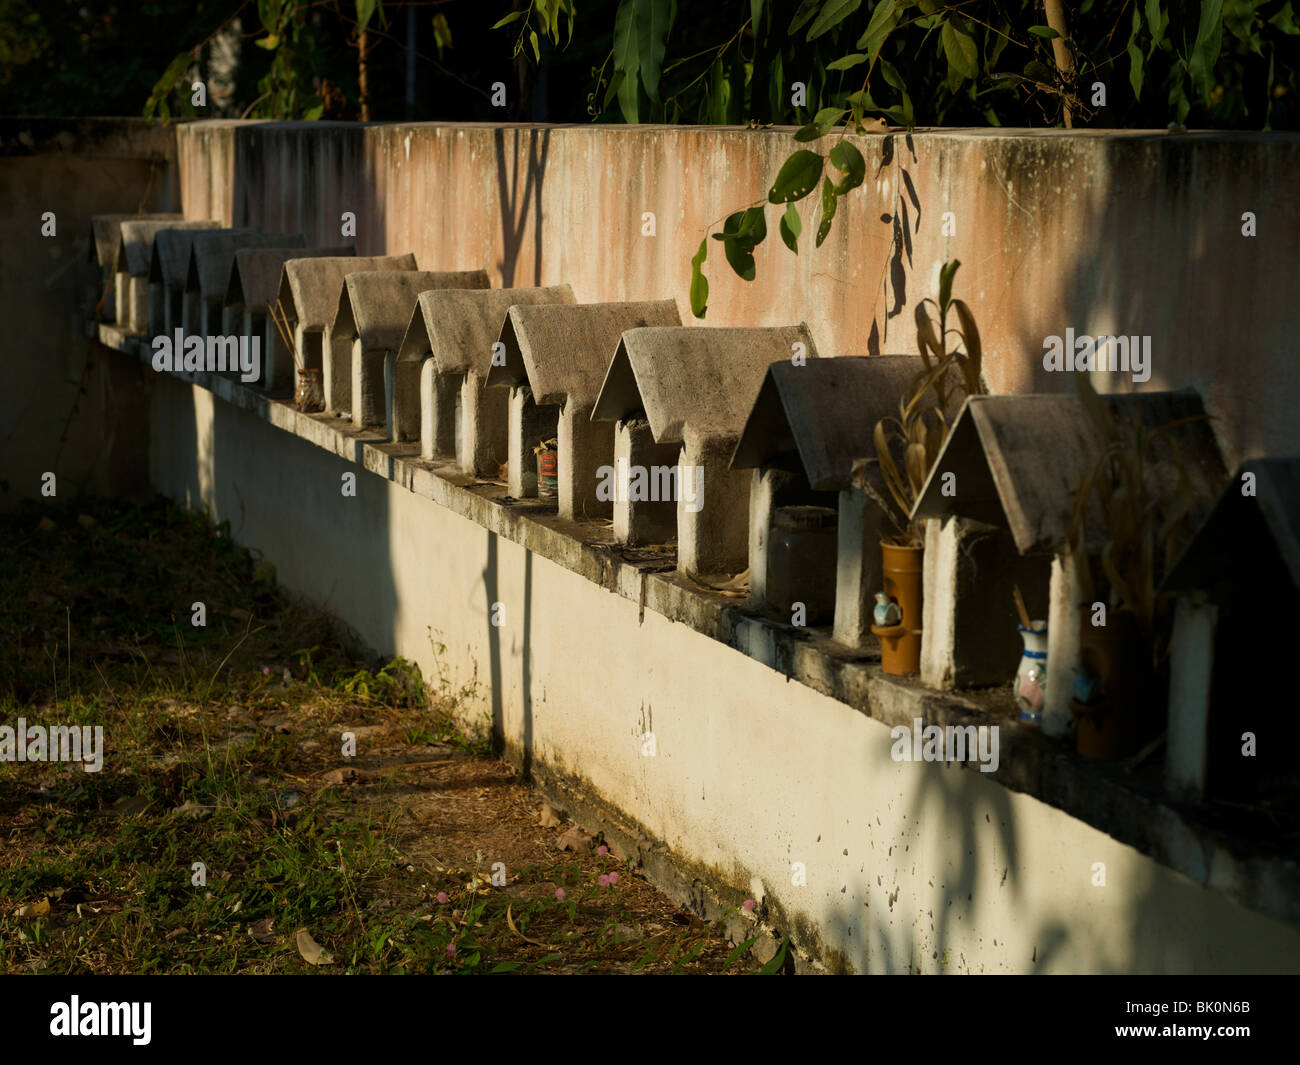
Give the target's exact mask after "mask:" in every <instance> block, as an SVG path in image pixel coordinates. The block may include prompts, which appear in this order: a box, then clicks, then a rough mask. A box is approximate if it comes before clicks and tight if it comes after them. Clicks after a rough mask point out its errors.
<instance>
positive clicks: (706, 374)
mask: <svg viewBox="0 0 1300 1065" xmlns="http://www.w3.org/2000/svg"><path fill="white" fill-rule="evenodd" d="M796 343H801V344H803V345H804V349H805V355H806V357H807V358H809V359H813V358H816V356H817V349H816V346H815V345H814V344H813V339H812V334H811V333H810V332H809V331H808V327H807V326H806V325H804V324H802V323H801V324H799V325H786V326H776V327H771V328H729V327H720V328H707V327H705V326H677V327H674V326H659V327H650V328H645V329H629V330H628V331H627V332H625V333H624V334H623V337H622V339H621V340H620V341H619V345H618V349H617V351H616V353H615V355H614V358H613V360H612V361H611V362H610V364H609V370H608V372H607V373H606V375H605V381H604V384H603V385H602V386H601V390H600V396H599V398H598V399H597V401H596V409H595V410H594V411H593V412H592V418H593V419H594V420H596V421H617V420H619V419H621V418H625V417H627V416H628V415H630V414H633V413H634V412H636V411H638V410H641V409H643V408H644V410H645V412H646V417H647V418H648V419H649V421H650V431H651V432H652V433H653V434H654V438H655V441H656V442H657V443H661V444H663V443H680V442H681V441H683V440H684V439H685V437H686V434H687V433H688V432H691V433H694V434H697V435H699V436H734V437H739V436H740V434H741V432H742V431H743V430H744V428H745V421H746V420H747V419H748V417H749V412H750V410H751V409H752V408H753V405H754V400H755V398H756V397H757V396H758V392H759V389H760V388H761V387H762V384H763V378H764V377H765V376H766V375H767V368H768V367H769V366H771V365H772V363H774V362H780V361H783V360H784V361H787V362H788V361H789V360H790V358H791V356H792V353H793V352H794V350H795V349H794V344H796Z"/></svg>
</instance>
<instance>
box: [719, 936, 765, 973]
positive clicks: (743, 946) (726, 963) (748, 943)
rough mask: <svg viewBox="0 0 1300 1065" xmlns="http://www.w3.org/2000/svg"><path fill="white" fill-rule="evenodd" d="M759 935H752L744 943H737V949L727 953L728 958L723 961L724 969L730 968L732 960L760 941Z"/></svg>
mask: <svg viewBox="0 0 1300 1065" xmlns="http://www.w3.org/2000/svg"><path fill="white" fill-rule="evenodd" d="M759 938H760V937H759V936H750V937H749V938H748V939H747V940H745V941H744V942H743V943H737V944H736V949H735V950H733V951H732V952H731V953H730V954H728V955H727V960H726V961H724V962H723V963H722V967H723V969H730V968H731V964H732V962H734V961H735V960H736V959H737V958H739V957H740V956H741V955H742V954H744V953H745V951H747V950H748V949H749V948H750V947H752V946H753V945H754V944H755V943H757V942H758V940H759Z"/></svg>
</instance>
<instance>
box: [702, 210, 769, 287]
mask: <svg viewBox="0 0 1300 1065" xmlns="http://www.w3.org/2000/svg"><path fill="white" fill-rule="evenodd" d="M766 237H767V219H766V218H765V217H764V215H763V208H762V207H750V208H748V209H746V210H744V211H737V212H736V213H735V214H733V215H731V216H730V217H728V218H727V220H726V222H724V223H723V225H722V232H721V233H715V234H714V235H713V239H714V240H720V241H722V250H723V253H724V254H725V255H726V257H727V262H728V263H729V264H730V265H731V268H732V270H734V271H735V272H736V274H737V275H738V276H739V277H740V278H742V279H743V280H745V281H753V280H754V275H755V270H754V248H755V247H756V246H757V245H759V244H761V243H762V242H763V241H764V240H765V239H766Z"/></svg>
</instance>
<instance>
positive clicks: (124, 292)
mask: <svg viewBox="0 0 1300 1065" xmlns="http://www.w3.org/2000/svg"><path fill="white" fill-rule="evenodd" d="M215 224H216V223H215V222H213V221H212V220H210V219H207V220H203V221H197V222H186V221H175V220H154V221H128V222H123V223H122V236H121V242H120V243H119V245H118V253H117V284H116V299H117V313H116V316H115V321H117V323H118V324H119V325H125V326H126V328H127V329H128V330H130V331H131V332H133V333H143V332H145V331H146V330H149V331H154V332H157V331H160V330H161V329H166V328H168V323H167V321H166V319H165V317H164V314H165V310H164V304H166V307H170V306H171V304H170V303H168V302H166V301H165V300H164V298H163V297H164V294H165V293H166V292H167V291H168V289H167V286H166V285H165V284H164V281H163V274H162V268H161V266H159V265H158V249H157V243H156V240H157V236H158V234H159V233H160V232H163V231H164V230H172V229H183V230H193V229H206V228H208V227H211V226H213V225H215ZM176 324H177V325H179V324H180V319H179V317H178V318H177V321H176Z"/></svg>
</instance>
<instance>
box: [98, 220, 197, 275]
mask: <svg viewBox="0 0 1300 1065" xmlns="http://www.w3.org/2000/svg"><path fill="white" fill-rule="evenodd" d="M220 225H221V223H220V222H215V221H213V220H211V219H204V220H203V221H198V222H187V221H185V220H184V219H156V218H151V219H149V220H147V221H137V220H135V219H132V220H130V221H126V222H123V223H122V238H121V239H122V243H121V244H120V245H119V247H118V253H117V265H116V267H115V269H116V271H117V272H118V273H127V274H130V275H131V276H132V277H143V276H145V274H148V273H149V272H150V269H151V267H152V264H153V254H154V238H155V237H156V236H157V235H158V234H159V233H161V232H162V231H163V230H167V229H212V228H213V227H216V226H220Z"/></svg>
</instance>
